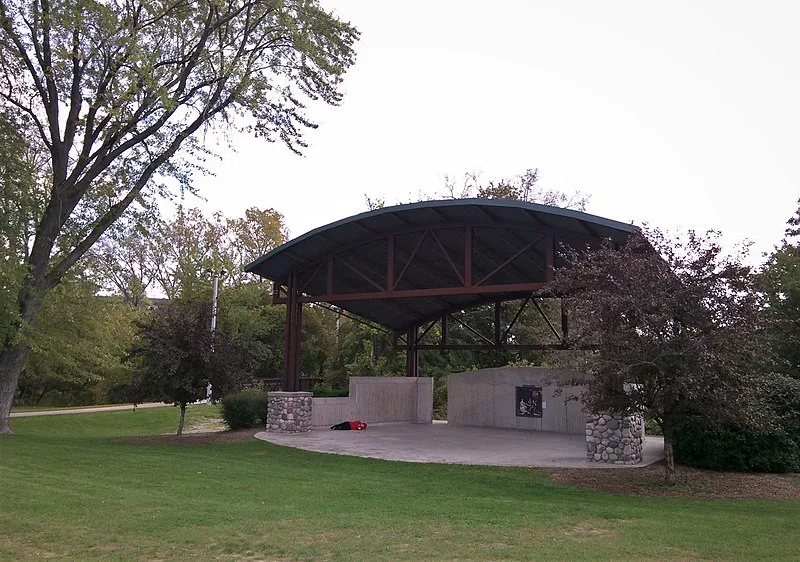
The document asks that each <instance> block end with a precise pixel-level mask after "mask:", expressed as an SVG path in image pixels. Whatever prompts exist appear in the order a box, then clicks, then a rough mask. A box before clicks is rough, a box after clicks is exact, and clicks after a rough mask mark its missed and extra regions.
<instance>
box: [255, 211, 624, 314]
mask: <svg viewBox="0 0 800 562" xmlns="http://www.w3.org/2000/svg"><path fill="white" fill-rule="evenodd" d="M473 226H474V229H475V232H476V234H475V244H476V250H474V252H475V265H474V267H475V271H476V276H486V275H488V276H494V277H495V279H496V280H497V283H500V284H499V285H498V284H495V285H493V286H494V287H495V288H494V289H492V291H494V292H492V293H488V292H487V293H485V294H484V293H481V292H480V291H479V290H476V289H475V290H472V291H468V292H464V293H463V294H462V293H459V291H458V290H457V288H453V287H454V286H458V285H459V282H458V281H457V280H456V278H460V280H461V282H462V283H463V281H464V277H465V275H466V266H465V265H463V260H464V256H465V255H466V253H467V250H466V249H464V246H463V235H460V234H459V232H462V230H459V229H463V228H464V227H468V228H472V227H473ZM636 230H637V229H636V227H635V226H633V225H631V224H626V223H622V222H618V221H614V220H610V219H606V218H603V217H598V216H595V215H590V214H588V213H583V212H580V211H574V210H571V209H563V208H559V207H551V206H547V205H539V204H535V203H527V202H523V201H511V200H503V199H448V200H442V201H423V202H419V203H411V204H407V205H396V206H392V207H384V208H382V209H376V210H373V211H368V212H365V213H361V214H358V215H354V216H352V217H348V218H345V219H342V220H339V221H336V222H334V223H331V224H328V225H326V226H322V227H320V228H316V229H314V230H312V231H310V232H307V233H306V234H303V235H302V236H299V237H297V238H294V239H293V240H290V241H289V242H286V243H285V244H283V245H281V246H279V247H277V248H275V249H274V250H272V251H271V252H269V253H268V254H265V255H264V256H262V257H260V258H259V259H257V260H255V261H254V262H252V263H250V264H249V265H247V266H246V267H245V271H247V272H251V273H255V274H257V275H260V276H261V277H265V278H267V279H271V280H272V281H275V282H276V283H277V284H279V285H284V284H286V283H287V280H288V278H289V276H290V274H291V273H292V272H295V273H298V274H301V275H305V276H306V277H305V280H304V281H302V283H301V284H300V286H301V287H302V291H303V292H304V293H306V294H307V295H309V294H310V295H318V296H320V295H324V294H328V295H329V294H330V293H331V291H332V289H331V286H332V284H331V282H327V287H328V288H327V290H325V285H326V281H325V280H324V279H323V277H324V276H325V273H324V270H325V267H323V264H324V262H325V261H326V260H328V261H330V262H331V264H329V266H328V275H329V276H333V275H336V283H337V288H336V291H337V293H338V294H339V297H338V300H334V299H331V300H328V299H326V298H322V297H321V296H320V298H317V300H318V301H326V300H327V301H328V302H335V304H336V305H337V306H340V307H341V308H344V309H346V310H349V311H351V312H353V313H355V314H358V315H360V316H363V317H365V318H368V319H370V320H372V321H375V322H377V323H379V324H382V325H384V326H387V327H389V328H392V329H397V330H399V329H404V328H406V327H408V326H411V325H413V324H416V323H418V322H420V321H423V320H424V319H428V318H433V317H435V316H436V314H439V313H444V312H446V311H448V310H452V309H454V308H458V307H467V306H471V305H473V304H477V303H479V302H485V301H487V300H503V299H508V298H518V297H519V296H520V290H519V289H520V288H521V287H522V286H523V285H524V284H525V283H529V282H531V281H543V280H544V277H543V271H545V270H546V268H547V267H550V266H555V265H556V262H555V261H554V259H553V257H552V250H551V251H550V257H549V258H547V259H549V261H548V262H545V254H547V250H545V249H542V248H541V247H540V248H539V249H538V250H537V246H536V244H539V242H537V239H536V237H537V236H539V235H542V236H545V235H546V236H548V238H547V240H548V243H552V244H553V245H556V244H565V245H569V246H573V247H578V246H585V245H587V244H588V245H595V244H598V243H599V242H600V241H601V240H603V239H607V238H610V239H612V240H614V241H615V242H618V243H623V242H625V241H626V240H627V239H628V237H629V236H630V235H631V234H632V233H633V232H635V231H636ZM426 231H427V232H433V234H432V235H431V236H430V237H429V239H428V240H427V241H426V242H425V244H426V245H430V248H426V247H425V246H423V247H422V248H420V244H422V240H423V239H424V238H425V235H424V234H422V235H421V236H422V237H421V238H420V236H416V235H415V234H414V233H424V232H426ZM469 232H472V230H470V231H469ZM437 233H438V234H437ZM459 236H460V238H459ZM470 236H472V234H470ZM388 237H391V240H392V251H391V254H389V255H391V256H392V257H389V255H384V253H383V248H385V247H386V240H388V239H389V238H388ZM381 240H382V241H381ZM471 244H472V242H470V246H468V247H469V248H471V247H472V246H471ZM478 246H479V248H478ZM459 248H460V249H459ZM551 248H552V246H551ZM395 251H396V252H397V255H398V256H401V258H399V261H398V267H397V268H393V266H388V271H390V272H393V274H392V273H386V271H387V262H388V261H392V260H394V259H396V258H395V257H394V255H395ZM459 252H460V254H459ZM469 252H470V253H472V250H470V251H469ZM448 254H449V256H448ZM331 256H342V257H341V259H339V258H338V257H337V258H336V259H337V266H336V267H340V266H339V265H338V264H339V262H341V263H342V264H344V265H345V266H346V268H345V267H340V269H341V272H340V271H339V270H338V269H337V270H336V272H334V271H333V265H332V262H333V259H332V258H331ZM513 256H521V257H513ZM471 259H472V258H471V257H470V262H469V263H470V265H472V261H471ZM404 260H407V261H408V263H410V262H411V261H412V260H416V261H415V263H414V266H413V267H409V265H408V263H405V261H404ZM459 260H461V261H459ZM417 262H419V263H417ZM448 263H449V265H448ZM500 263H502V264H503V266H506V265H507V267H505V269H507V270H508V271H505V269H504V270H503V271H500V270H499V269H498V268H497V267H496V266H497V265H498V264H500ZM403 265H405V268H404V269H403V273H402V274H400V277H403V280H402V283H399V281H398V283H395V282H394V277H395V276H397V275H398V271H395V269H396V270H399V269H400V268H401V267H403ZM450 266H452V268H451V267H450ZM470 269H471V268H470ZM320 270H323V272H322V273H318V272H319V271H320ZM312 271H313V272H314V273H313V274H312V273H311V272H312ZM303 272H305V273H303ZM382 272H383V273H382ZM382 274H383V275H384V276H386V275H392V277H393V279H392V280H391V281H388V289H387V291H388V292H385V293H383V296H381V295H379V294H378V293H376V292H375V287H376V286H378V285H381V286H382V285H385V284H387V281H384V280H383V279H379V277H380V275H382ZM471 274H472V273H471V272H470V275H471ZM315 276H316V277H315ZM365 280H366V281H365ZM503 284H505V285H507V286H508V288H509V290H508V291H507V292H505V291H503V290H502V286H503ZM467 285H469V283H467ZM434 286H437V287H438V289H434V292H436V291H438V293H437V294H423V293H424V291H425V289H426V288H431V287H434ZM497 287H500V288H499V289H498V288H497ZM378 288H379V289H380V287H378ZM395 288H398V289H404V290H405V292H403V291H399V290H398V291H394V289H395ZM370 291H372V293H370ZM359 292H360V293H364V294H365V297H364V298H359V299H355V298H353V297H345V296H344V295H348V294H350V295H352V294H353V293H359ZM390 292H391V293H392V294H391V295H389V293H390ZM528 292H529V291H528ZM373 293H374V298H370V297H369V295H370V294H373ZM445 293H447V294H445ZM329 296H330V295H329ZM389 296H391V297H392V298H393V299H394V298H396V299H397V300H392V301H389V300H387V298H388V297H389ZM309 300H311V297H309Z"/></svg>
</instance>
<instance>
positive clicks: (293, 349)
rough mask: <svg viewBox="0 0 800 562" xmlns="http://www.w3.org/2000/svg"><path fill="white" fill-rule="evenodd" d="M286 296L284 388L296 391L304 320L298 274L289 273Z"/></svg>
mask: <svg viewBox="0 0 800 562" xmlns="http://www.w3.org/2000/svg"><path fill="white" fill-rule="evenodd" d="M286 292H287V297H286V326H285V328H284V343H283V388H284V390H286V391H289V392H294V391H297V390H299V389H300V380H299V379H300V328H301V325H302V322H303V303H302V302H300V301H299V300H298V298H297V297H298V292H297V274H296V273H294V272H292V273H290V274H289V279H288V282H287V291H286Z"/></svg>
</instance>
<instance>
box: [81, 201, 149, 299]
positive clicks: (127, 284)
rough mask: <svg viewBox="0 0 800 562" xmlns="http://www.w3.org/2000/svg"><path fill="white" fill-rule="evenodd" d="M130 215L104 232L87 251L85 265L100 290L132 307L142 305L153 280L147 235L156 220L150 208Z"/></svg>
mask: <svg viewBox="0 0 800 562" xmlns="http://www.w3.org/2000/svg"><path fill="white" fill-rule="evenodd" d="M131 214H133V213H129V216H128V217H124V218H122V219H121V220H119V221H117V222H116V223H115V224H114V225H112V227H111V228H110V229H109V230H108V231H106V234H105V235H104V236H103V237H102V238H100V240H99V241H98V242H97V244H95V246H94V247H92V249H91V250H89V252H88V254H87V259H86V263H87V265H88V268H89V269H91V271H92V272H93V273H94V276H95V277H96V278H97V280H98V282H99V283H100V284H101V285H102V287H103V289H104V290H106V291H111V292H114V293H117V294H119V295H121V296H122V299H123V300H124V301H125V303H127V304H128V305H130V306H132V307H134V308H136V307H139V306H143V305H144V304H145V302H146V300H145V299H146V298H147V289H148V288H149V287H150V286H151V285H153V283H154V281H155V277H156V270H155V268H154V259H153V257H154V255H155V252H154V244H153V240H152V238H151V232H152V231H153V230H155V226H156V225H157V224H159V218H158V215H157V211H155V210H154V209H148V210H146V211H145V212H143V213H142V212H139V213H135V214H133V216H130V215H131Z"/></svg>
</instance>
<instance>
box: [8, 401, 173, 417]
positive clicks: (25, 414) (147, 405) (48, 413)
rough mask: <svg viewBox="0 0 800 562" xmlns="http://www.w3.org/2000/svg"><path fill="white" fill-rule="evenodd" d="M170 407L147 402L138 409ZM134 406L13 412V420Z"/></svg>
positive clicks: (127, 408)
mask: <svg viewBox="0 0 800 562" xmlns="http://www.w3.org/2000/svg"><path fill="white" fill-rule="evenodd" d="M163 406H170V404H164V403H163V402H147V403H145V404H139V405H137V406H136V408H137V409H138V408H161V407H163ZM133 409H134V406H133V404H117V405H115V406H100V407H91V408H66V409H62V410H36V411H33V412H11V417H12V418H28V417H31V416H58V415H61V414H87V413H89V412H119V411H122V410H133Z"/></svg>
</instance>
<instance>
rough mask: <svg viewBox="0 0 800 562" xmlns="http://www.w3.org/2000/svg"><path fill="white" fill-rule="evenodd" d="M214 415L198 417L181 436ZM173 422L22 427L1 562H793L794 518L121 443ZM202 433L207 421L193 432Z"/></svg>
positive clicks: (9, 470)
mask: <svg viewBox="0 0 800 562" xmlns="http://www.w3.org/2000/svg"><path fill="white" fill-rule="evenodd" d="M214 414H215V408H214V407H209V406H192V407H190V409H189V412H188V423H189V425H192V424H193V423H196V422H202V419H206V420H207V419H208V418H210V417H213V416H214ZM177 417H178V412H177V410H176V409H174V408H154V409H149V410H139V411H136V412H130V411H124V412H108V413H87V414H74V415H69V416H51V417H33V418H19V419H15V420H13V423H12V427H13V428H14V430H15V431H16V432H17V435H15V436H10V437H0V559H4V560H15V559H20V558H28V557H40V556H48V557H52V556H57V557H60V558H69V559H86V558H111V559H161V560H163V559H182V560H185V559H223V560H231V559H234V560H295V559H301V560H303V559H307V560H317V559H354V560H375V559H390V560H420V559H428V560H430V559H459V560H488V559H526V560H530V559H548V560H552V559H563V560H580V559H585V560H602V559H605V560H629V559H650V560H653V559H655V560H666V559H680V560H687V559H714V560H720V559H736V560H758V559H785V560H799V559H800V536H798V535H799V534H798V530H800V502H798V501H791V500H783V501H778V500H775V501H755V500H696V499H685V498H646V497H623V496H615V495H612V494H609V493H602V492H589V491H581V490H576V489H572V488H568V487H565V486H562V485H558V484H555V483H553V482H551V481H550V480H549V479H548V478H547V477H546V476H545V475H544V474H543V473H542V472H540V471H538V470H534V469H524V468H487V467H468V466H448V465H422V464H406V463H395V462H387V461H379V460H371V459H359V458H354V457H344V456H331V455H323V454H317V453H309V452H304V451H298V450H293V449H287V448H282V447H278V446H274V445H270V444H268V443H264V442H261V441H241V442H231V443H218V444H212V445H185V444H175V443H160V444H159V443H135V442H121V441H116V440H115V439H116V438H119V437H124V436H134V435H155V434H159V433H166V432H169V431H172V430H174V427H175V424H176V422H177ZM201 418H202V419H201Z"/></svg>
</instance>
